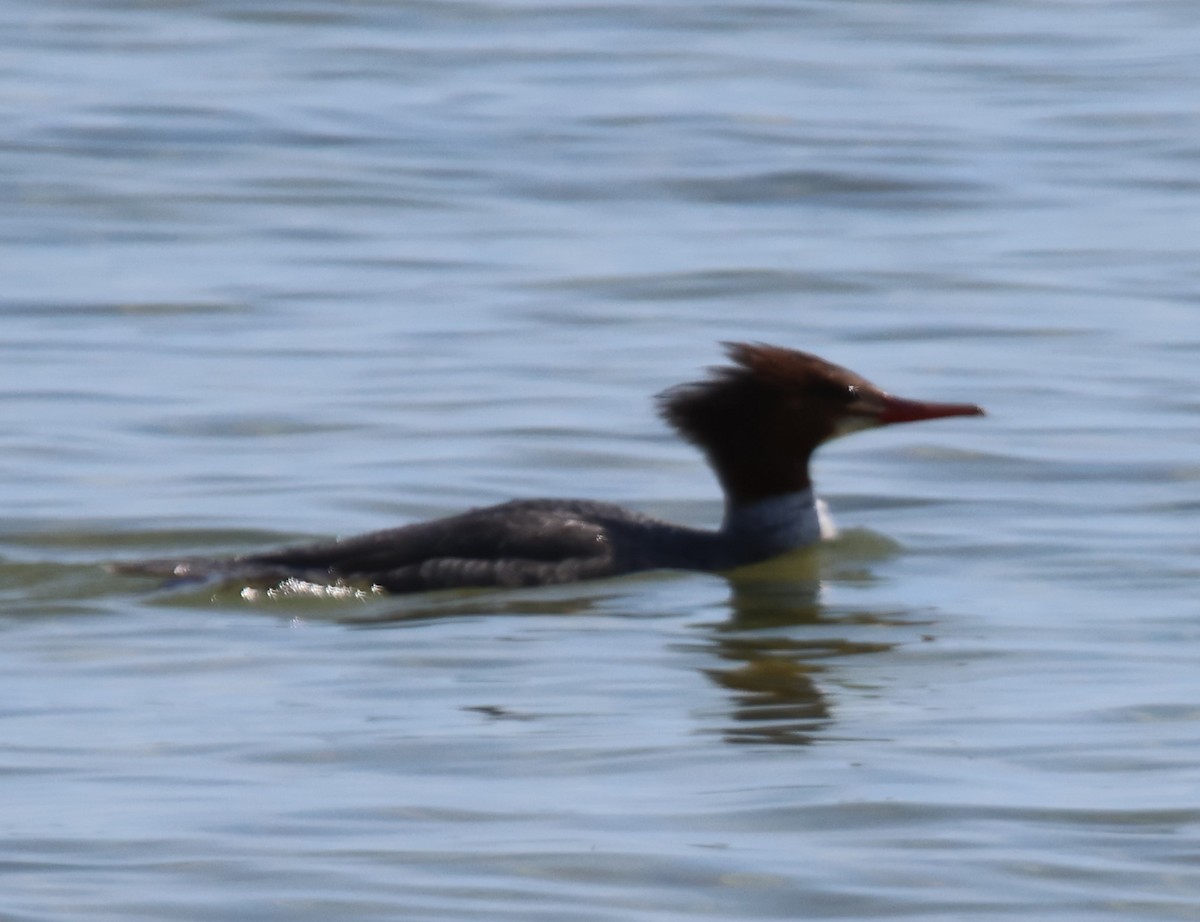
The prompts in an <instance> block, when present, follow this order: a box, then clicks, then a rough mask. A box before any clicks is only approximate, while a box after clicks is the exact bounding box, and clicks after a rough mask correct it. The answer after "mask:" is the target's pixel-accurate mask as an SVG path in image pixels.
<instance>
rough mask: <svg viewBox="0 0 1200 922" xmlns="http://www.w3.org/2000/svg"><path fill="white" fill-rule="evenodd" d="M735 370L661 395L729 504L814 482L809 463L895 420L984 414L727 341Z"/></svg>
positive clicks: (794, 355)
mask: <svg viewBox="0 0 1200 922" xmlns="http://www.w3.org/2000/svg"><path fill="white" fill-rule="evenodd" d="M725 348H726V351H727V352H728V354H729V357H730V359H731V360H732V362H733V364H732V365H727V366H722V367H720V368H716V369H713V373H712V376H711V377H710V378H708V379H707V380H705V381H698V382H695V383H692V384H682V385H680V386H678V387H673V388H671V389H670V390H668V391H665V392H664V393H662V394H660V395H659V401H660V407H661V411H662V414H663V417H664V418H665V419H666V420H667V422H669V423H670V424H671V425H672V426H674V427H675V428H676V429H677V430H678V431H679V432H680V434H682V435H683V436H684V437H685V438H686V439H688V440H689V441H690V442H692V443H694V444H695V445H697V446H699V447H700V448H701V449H703V450H704V452H705V454H706V455H707V456H708V458H709V462H710V463H711V464H712V466H713V469H714V470H715V471H716V474H717V477H718V478H719V479H720V481H721V485H722V486H723V487H724V489H725V493H726V496H727V497H728V500H729V502H730V503H733V504H739V503H746V502H753V501H755V500H758V499H765V498H767V497H769V496H777V495H780V494H784V493H792V492H795V491H797V490H802V489H804V488H805V487H808V486H810V485H811V481H810V479H809V474H808V462H809V458H810V457H811V455H812V453H813V451H815V450H816V448H817V446H819V445H821V444H822V443H823V442H827V441H829V440H830V439H833V438H836V437H837V436H839V435H846V434H848V433H851V432H857V431H860V430H862V429H870V428H874V427H876V426H886V425H890V424H892V423H908V422H917V421H919V420H923V419H939V418H941V417H946V416H980V415H982V414H983V410H981V409H980V408H979V407H977V406H975V405H974V404H960V403H924V402H920V401H915V400H904V399H901V398H899V397H893V396H892V395H890V394H887V393H885V392H884V391H882V390H880V389H879V388H878V387H876V386H875V385H874V384H872V383H871V382H870V381H868V380H867V379H866V378H863V377H861V376H859V375H856V374H855V373H854V372H852V371H849V370H847V369H845V368H842V367H841V366H839V365H834V364H833V363H832V362H827V361H825V360H824V359H822V358H819V357H817V356H815V355H811V354H809V353H807V352H798V351H795V350H793V349H784V348H781V347H779V346H767V345H762V344H752V343H727V344H726V346H725Z"/></svg>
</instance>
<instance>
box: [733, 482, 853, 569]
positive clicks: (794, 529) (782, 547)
mask: <svg viewBox="0 0 1200 922" xmlns="http://www.w3.org/2000/svg"><path fill="white" fill-rule="evenodd" d="M721 531H722V532H724V533H725V534H726V535H729V536H730V537H732V538H738V537H739V536H744V540H746V541H754V542H755V543H761V544H763V545H765V546H766V547H767V548H769V549H770V550H772V551H775V552H776V553H779V554H782V553H784V552H785V551H791V550H795V549H796V548H799V547H804V546H806V545H809V544H815V543H816V542H818V541H820V540H821V539H823V538H824V539H828V538H836V537H837V528H836V527H835V526H834V524H833V519H832V518H831V517H830V515H829V507H828V506H826V505H825V503H824V502H823V501H822V500H819V499H817V498H816V496H815V495H814V494H813V491H812V487H808V488H806V489H804V490H797V491H796V492H795V493H784V494H782V495H780V496H769V497H767V498H766V499H760V500H757V501H756V502H753V503H746V504H744V505H741V506H735V507H733V508H732V509H728V510H727V511H726V513H725V521H724V522H723V523H721Z"/></svg>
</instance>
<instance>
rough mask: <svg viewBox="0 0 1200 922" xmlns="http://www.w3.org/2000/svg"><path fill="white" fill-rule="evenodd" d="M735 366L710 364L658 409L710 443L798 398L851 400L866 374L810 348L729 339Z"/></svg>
mask: <svg viewBox="0 0 1200 922" xmlns="http://www.w3.org/2000/svg"><path fill="white" fill-rule="evenodd" d="M724 346H725V351H726V353H727V354H728V356H729V358H730V359H731V360H732V362H733V364H732V365H721V366H717V367H715V368H712V369H711V377H709V378H707V379H706V380H704V381H695V382H692V383H690V384H681V385H678V386H677V387H672V388H670V389H669V390H666V391H664V392H663V393H662V394H660V395H659V397H658V400H659V411H660V412H661V414H662V416H663V418H664V419H665V420H666V421H667V422H668V423H670V424H671V425H672V426H673V427H674V428H675V429H676V430H678V431H679V433H680V434H681V435H683V436H684V437H685V438H687V439H688V440H689V441H691V442H693V443H695V444H698V445H700V446H701V447H708V446H710V445H712V444H713V442H714V440H716V439H718V438H728V437H729V436H730V435H732V434H734V433H741V434H742V435H743V436H745V435H748V434H749V433H750V432H751V431H752V430H753V429H754V428H755V427H756V426H758V425H761V423H763V422H764V421H765V417H766V416H773V415H774V413H775V411H777V410H779V409H780V408H781V407H782V405H784V404H786V403H788V402H790V401H791V400H792V399H793V398H796V397H809V398H811V397H813V396H819V397H822V398H825V399H828V400H831V401H834V402H836V403H841V404H849V403H851V402H852V401H853V400H854V399H855V397H856V396H857V394H858V392H859V391H860V390H861V389H865V388H872V385H871V383H870V382H869V381H867V380H866V379H865V378H863V377H860V376H859V375H856V374H855V373H854V372H852V371H849V370H847V369H845V368H842V367H841V366H840V365H835V364H833V363H832V362H827V361H825V360H824V359H822V358H820V357H818V356H815V355H812V354H811V353H808V352H800V351H798V350H795V349H784V348H783V347H781V346H770V345H767V344H765V343H725V344H724Z"/></svg>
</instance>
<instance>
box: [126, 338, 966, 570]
mask: <svg viewBox="0 0 1200 922" xmlns="http://www.w3.org/2000/svg"><path fill="white" fill-rule="evenodd" d="M726 351H727V353H728V356H729V359H730V364H728V365H726V366H722V367H719V368H716V369H714V370H713V372H712V374H711V375H710V377H708V378H706V379H704V380H702V381H697V382H694V383H690V384H682V385H679V386H677V387H673V388H671V389H669V390H667V391H665V392H663V393H662V394H660V395H659V397H658V400H659V406H660V410H661V413H662V416H663V417H664V418H665V419H666V421H667V422H668V423H670V424H671V426H673V427H674V428H675V429H676V431H678V432H679V434H680V435H681V436H683V437H684V438H685V439H687V440H688V441H689V442H691V443H693V444H694V445H696V446H697V447H698V448H700V449H701V450H702V451H703V452H704V454H705V456H706V457H707V459H708V463H709V464H710V465H711V467H712V468H713V471H714V472H715V473H716V475H717V479H718V481H720V484H721V488H722V489H723V491H724V493H725V515H724V519H723V520H722V522H721V526H720V528H718V529H716V530H706V529H698V528H689V527H686V526H683V525H675V524H672V523H670V522H664V521H661V520H659V519H655V518H651V517H649V516H646V515H643V514H641V513H638V512H633V511H631V510H628V509H624V508H622V507H620V506H616V505H612V504H609V503H603V502H594V501H592V500H582V499H524V500H514V501H512V502H507V503H501V504H500V505H497V506H488V507H485V508H480V509H471V510H469V511H467V512H463V513H460V514H458V515H452V516H449V517H446V518H441V519H434V520H432V521H428V522H418V523H414V524H411V525H402V526H400V527H398V528H392V529H388V530H385V531H377V532H371V533H369V534H365V535H360V536H357V537H352V538H342V539H338V540H334V541H322V542H318V543H314V544H307V545H300V546H295V547H285V548H282V549H278V550H269V551H263V552H258V553H252V554H241V555H238V556H235V557H185V558H167V559H158V560H147V561H135V562H130V563H121V564H117V565H115V566H114V567H113V569H114V570H115V571H116V572H118V573H124V574H129V575H138V576H154V577H163V578H167V579H168V580H170V581H171V582H173V583H174V582H191V581H199V582H210V581H211V582H230V583H242V584H244V585H247V586H270V585H278V584H281V583H284V582H287V581H289V580H294V581H303V582H305V583H312V584H318V585H355V586H360V585H361V586H370V587H371V588H373V589H376V590H382V591H386V592H393V593H408V592H422V591H427V590H435V589H455V588H481V587H520V586H539V585H552V584H559V583H570V582H577V581H580V580H592V579H602V578H605V577H611V576H619V575H622V574H627V573H635V572H638V571H643V570H660V569H671V570H704V571H728V570H735V569H737V568H739V567H743V566H747V565H749V564H754V563H760V562H763V561H766V560H770V559H772V558H774V557H778V556H780V555H782V554H785V553H787V552H789V551H792V550H795V549H797V548H801V547H804V546H806V545H809V544H812V543H814V542H817V541H819V540H821V538H822V537H828V536H829V535H830V534H832V526H831V525H830V523H829V520H828V515H827V513H826V511H825V509H824V504H823V503H821V502H820V501H819V500H818V499H817V498H816V496H815V494H814V493H813V485H812V480H811V478H810V475H809V459H810V458H811V457H812V454H813V452H814V451H816V449H817V448H818V447H820V446H821V445H823V444H824V443H825V442H828V441H830V440H831V439H834V438H837V437H838V436H841V435H846V434H849V433H852V432H858V431H860V430H863V429H872V428H875V427H877V426H888V425H892V424H895V423H911V422H918V421H920V420H927V419H939V418H942V417H948V416H980V415H982V414H983V410H982V409H980V408H979V407H978V406H975V405H974V404H968V403H927V402H922V401H915V400H905V399H902V398H899V397H894V396H892V395H891V394H888V393H886V392H885V391H883V390H880V389H879V388H878V387H876V386H875V385H874V384H872V383H871V382H869V381H867V380H866V379H865V378H862V377H860V376H859V375H857V374H855V373H854V372H852V371H848V370H847V369H845V368H842V367H840V366H838V365H834V364H833V363H832V362H827V361H825V360H824V359H821V358H818V357H817V356H815V355H811V354H809V353H806V352H799V351H796V350H792V349H785V348H782V347H779V346H769V345H762V344H752V343H730V344H727V345H726Z"/></svg>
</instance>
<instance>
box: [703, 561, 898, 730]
mask: <svg viewBox="0 0 1200 922" xmlns="http://www.w3.org/2000/svg"><path fill="white" fill-rule="evenodd" d="M833 559H834V558H833V555H831V554H830V553H828V552H827V551H825V549H822V552H821V553H809V554H806V555H804V556H803V557H802V558H801V559H800V560H798V561H797V560H792V561H788V562H786V563H785V564H784V567H786V568H788V569H791V570H792V571H793V578H791V579H782V578H780V576H779V574H778V570H779V569H780V566H779V564H775V565H774V566H773V567H772V570H774V571H775V576H774V578H769V577H767V576H766V575H765V574H764V573H761V572H760V573H759V574H758V575H757V577H756V578H754V579H751V580H744V581H735V582H734V583H733V584H732V590H733V591H732V595H731V597H730V608H731V612H730V618H729V620H728V621H727V622H725V623H723V624H719V625H716V626H714V628H713V633H712V639H711V642H710V645H711V650H712V652H713V654H714V655H715V656H717V657H718V658H720V659H721V660H722V661H724V662H725V663H728V664H730V665H727V666H721V667H720V668H712V669H707V670H705V674H706V675H707V676H708V677H709V678H710V679H712V681H714V682H715V683H716V684H718V685H720V686H721V687H722V688H724V689H726V690H728V691H729V692H730V697H731V702H732V711H731V718H732V723H731V724H730V725H729V726H728V727H727V728H726V729H725V730H724V734H723V735H724V738H725V739H726V740H727V741H728V742H731V743H772V744H778V745H803V744H807V743H811V742H813V741H815V740H816V739H818V738H819V737H820V735H821V734H823V732H824V731H826V730H827V729H828V728H829V727H830V726H831V725H832V723H833V714H832V706H831V705H830V703H829V701H828V700H827V697H826V695H825V694H824V693H823V692H822V690H821V686H820V679H821V675H822V673H824V672H825V666H824V665H823V664H822V661H823V660H827V659H830V658H833V657H846V656H855V655H861V654H868V653H881V652H885V651H887V650H891V649H892V648H893V647H894V646H895V644H892V643H882V642H866V641H857V640H851V639H850V638H848V637H845V636H843V634H844V633H845V632H844V628H845V627H846V626H847V625H853V626H858V625H861V624H862V623H864V622H865V623H883V622H884V619H882V618H876V617H875V616H874V615H873V614H872V613H870V612H866V611H864V612H856V613H849V614H847V613H845V612H841V611H832V610H829V609H827V608H826V606H825V605H824V604H823V603H822V601H821V579H820V576H819V574H820V572H821V571H822V569H825V570H831V569H834V568H833V567H832V566H830V563H831V561H832V560H833ZM796 571H799V572H796ZM817 631H820V633H819V634H818V633H817Z"/></svg>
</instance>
